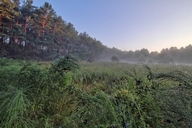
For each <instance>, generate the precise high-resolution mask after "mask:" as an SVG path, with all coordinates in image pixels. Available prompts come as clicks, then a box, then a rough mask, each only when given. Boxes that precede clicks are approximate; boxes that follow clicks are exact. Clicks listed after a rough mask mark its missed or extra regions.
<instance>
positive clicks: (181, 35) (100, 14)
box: [33, 0, 192, 51]
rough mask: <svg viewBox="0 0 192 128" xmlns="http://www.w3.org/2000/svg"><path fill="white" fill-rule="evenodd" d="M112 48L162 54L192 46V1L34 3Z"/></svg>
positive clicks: (38, 0) (53, 0)
mask: <svg viewBox="0 0 192 128" xmlns="http://www.w3.org/2000/svg"><path fill="white" fill-rule="evenodd" d="M33 1H34V5H35V6H38V7H39V6H42V5H43V4H44V2H49V3H50V4H51V5H52V7H53V9H54V10H55V11H56V14H57V15H60V16H62V18H63V20H65V21H67V22H71V23H72V24H73V25H74V27H75V28H76V30H77V31H78V32H87V33H88V34H89V35H90V36H91V37H93V38H96V39H97V40H100V41H101V42H102V43H103V44H104V45H107V46H108V47H116V48H118V49H121V50H127V51H128V50H133V51H134V50H139V49H142V48H147V49H148V50H149V51H160V50H161V49H162V48H169V47H171V46H176V47H178V48H180V47H182V46H183V47H185V46H187V45H189V44H192V0H33Z"/></svg>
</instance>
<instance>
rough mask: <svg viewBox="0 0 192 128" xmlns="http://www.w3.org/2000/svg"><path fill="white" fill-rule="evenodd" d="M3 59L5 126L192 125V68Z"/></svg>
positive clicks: (0, 112) (0, 87) (0, 107)
mask: <svg viewBox="0 0 192 128" xmlns="http://www.w3.org/2000/svg"><path fill="white" fill-rule="evenodd" d="M42 64H43V63H35V62H25V61H18V60H10V59H5V58H2V59H0V67H1V68H0V102H1V104H0V117H1V118H0V127H6V128H12V127H16V128H22V127H25V128H33V127H34V128H39V127H45V128H62V127H67V128H68V127H69V128H70V127H73V128H81V127H82V128H90V127H91V128H92V127H93V128H94V127H95V128H138V127H141V128H158V127H159V128H160V127H162V128H166V127H167V128H176V127H186V128H190V127H191V126H192V124H191V122H192V120H191V119H192V117H191V115H192V100H191V96H192V93H191V92H192V91H191V89H192V88H191V85H192V81H191V79H192V75H191V74H192V68H191V67H182V66H169V65H143V66H142V65H133V64H126V63H118V64H115V63H108V62H106V63H104V62H95V63H82V62H81V63H79V62H78V61H76V59H74V58H73V57H71V56H66V57H65V58H62V59H60V60H58V61H56V62H54V63H52V64H47V63H46V64H45V65H42Z"/></svg>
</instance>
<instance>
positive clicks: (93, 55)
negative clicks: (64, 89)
mask: <svg viewBox="0 0 192 128" xmlns="http://www.w3.org/2000/svg"><path fill="white" fill-rule="evenodd" d="M69 53H70V54H73V55H74V56H76V57H77V58H79V59H81V60H86V61H89V62H91V61H93V60H110V58H111V57H112V56H114V55H115V56H117V57H118V59H120V61H133V62H145V63H148V62H149V63H152V62H155V63H156V62H160V63H174V62H184V63H191V62H192V58H191V56H190V55H191V53H192V46H191V45H189V46H187V47H185V48H180V49H178V48H176V47H171V48H169V49H168V48H166V49H163V50H162V51H161V52H160V53H158V52H149V51H148V50H147V49H141V50H136V51H121V50H119V49H117V48H109V47H107V46H105V45H103V44H102V43H101V42H100V41H98V40H97V39H95V38H92V37H90V36H89V35H88V34H87V33H86V32H82V33H79V32H78V31H77V30H76V29H75V27H74V25H73V24H72V23H70V22H66V21H65V20H63V19H62V17H61V16H58V15H57V14H56V12H55V11H54V9H53V8H52V6H51V4H49V3H48V2H45V3H44V5H42V6H40V7H36V6H34V5H33V0H25V1H20V0H3V1H2V2H0V57H8V58H14V59H29V60H30V59H35V60H54V59H56V58H58V57H60V56H65V55H67V54H69Z"/></svg>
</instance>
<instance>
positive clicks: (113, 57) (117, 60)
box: [111, 55, 119, 62]
mask: <svg viewBox="0 0 192 128" xmlns="http://www.w3.org/2000/svg"><path fill="white" fill-rule="evenodd" d="M111 61H112V62H119V58H118V57H117V56H115V55H113V56H112V57H111Z"/></svg>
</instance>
